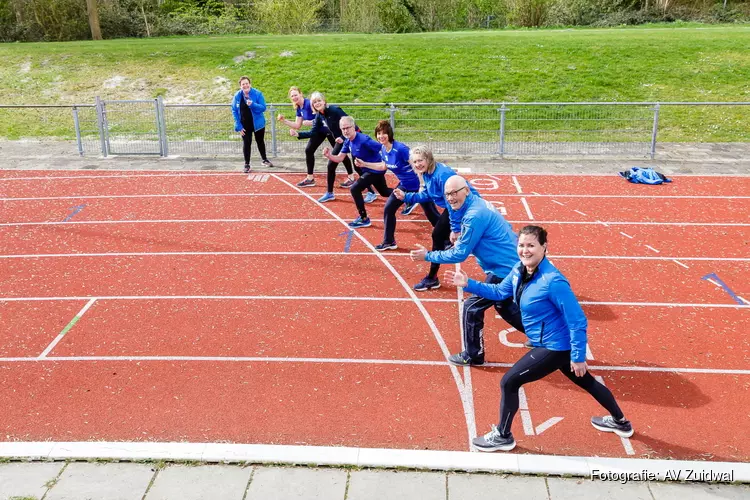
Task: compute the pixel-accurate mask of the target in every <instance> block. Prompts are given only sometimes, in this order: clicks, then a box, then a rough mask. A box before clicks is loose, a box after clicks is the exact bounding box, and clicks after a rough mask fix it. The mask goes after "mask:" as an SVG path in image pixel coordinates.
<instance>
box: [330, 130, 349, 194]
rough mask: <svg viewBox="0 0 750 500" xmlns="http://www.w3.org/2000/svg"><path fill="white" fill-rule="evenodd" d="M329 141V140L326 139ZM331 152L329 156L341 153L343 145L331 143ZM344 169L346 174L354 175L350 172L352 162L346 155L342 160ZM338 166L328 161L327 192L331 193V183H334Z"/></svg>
mask: <svg viewBox="0 0 750 500" xmlns="http://www.w3.org/2000/svg"><path fill="white" fill-rule="evenodd" d="M328 140H329V141H331V139H330V138H329V139H328ZM332 145H333V150H332V151H331V155H333V156H336V155H337V154H339V153H340V152H341V148H343V147H344V144H343V143H338V142H334V143H332ZM343 163H344V168H345V169H346V173H347V174H349V175H352V174H353V173H354V170H352V162H351V160H349V156H348V155H347V157H346V158H344V162H343ZM338 166H339V164H338V163H336V162H335V161H330V160H328V178H327V179H326V180H327V182H328V184H327V185H328V192H329V193H333V183H334V182H335V181H336V167H338Z"/></svg>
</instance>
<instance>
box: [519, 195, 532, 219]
mask: <svg viewBox="0 0 750 500" xmlns="http://www.w3.org/2000/svg"><path fill="white" fill-rule="evenodd" d="M521 203H522V204H523V208H525V209H526V215H528V216H529V220H534V215H533V214H532V213H531V209H530V208H529V204H528V203H526V198H521Z"/></svg>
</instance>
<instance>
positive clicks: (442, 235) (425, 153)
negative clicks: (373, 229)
mask: <svg viewBox="0 0 750 500" xmlns="http://www.w3.org/2000/svg"><path fill="white" fill-rule="evenodd" d="M409 162H410V163H411V165H412V167H414V171H415V172H416V173H417V174H419V175H420V176H421V177H422V180H423V181H424V189H422V190H420V191H419V192H416V193H414V192H408V191H405V190H403V189H400V188H396V189H394V190H393V196H395V197H396V198H398V199H399V200H401V201H403V202H405V203H419V204H422V203H427V202H430V201H431V202H434V203H435V205H437V206H438V207H440V208H442V209H443V212H442V213H441V214H440V217H438V219H437V221H436V222H433V221H432V220H430V224H432V228H433V229H432V250H433V251H440V250H445V247H446V242H447V241H450V240H451V233H452V232H455V233H458V232H460V231H461V219H460V218H459V217H456V216H454V215H453V213H452V211H451V209H450V206H448V204H447V203H446V202H445V193H444V192H443V190H444V188H445V183H446V181H447V180H448V179H450V178H451V177H453V176H454V175H456V172H454V171H453V169H452V168H450V167H449V166H447V165H444V164H442V163H437V162H435V157H434V155H433V154H432V150H431V149H430V148H428V147H427V146H415V147H414V148H412V150H411V152H410V153H409ZM467 188H468V189H469V190H470V191H471V192H472V193H474V194H475V195H477V196H480V195H479V193H478V192H477V190H476V189H474V187H473V186H471V185H469V186H467ZM439 270H440V264H435V263H431V264H430V271H429V272H428V273H427V276H425V277H424V278H422V280H421V281H420V282H419V283H417V284H416V285H414V290H415V291H417V292H425V291H427V290H434V289H437V288H440V279H438V271H439Z"/></svg>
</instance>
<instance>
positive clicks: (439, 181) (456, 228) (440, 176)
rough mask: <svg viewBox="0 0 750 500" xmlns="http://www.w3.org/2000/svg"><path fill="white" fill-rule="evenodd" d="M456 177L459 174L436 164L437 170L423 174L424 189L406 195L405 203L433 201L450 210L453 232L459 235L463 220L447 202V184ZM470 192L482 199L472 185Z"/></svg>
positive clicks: (443, 165)
mask: <svg viewBox="0 0 750 500" xmlns="http://www.w3.org/2000/svg"><path fill="white" fill-rule="evenodd" d="M454 175H457V174H456V172H454V171H453V169H452V168H450V167H449V166H447V165H445V164H443V163H436V164H435V169H434V170H433V171H432V173H428V172H424V173H423V174H422V180H424V189H422V190H420V191H419V192H418V193H405V196H404V201H405V202H406V203H425V202H428V201H432V202H434V203H435V205H437V206H439V207H440V208H444V209H446V210H449V212H448V215H450V221H451V231H453V232H454V233H458V232H460V231H461V219H460V217H458V216H456V215H455V213H454V212H453V209H452V208H451V207H450V205H448V203H447V202H446V201H445V183H446V181H447V180H448V179H450V178H451V177H453V176H454ZM469 191H471V193H472V194H475V195H476V196H477V197H480V198H481V195H480V194H479V191H477V190H476V189H474V186H472V185H471V184H469Z"/></svg>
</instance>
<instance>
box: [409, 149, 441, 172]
mask: <svg viewBox="0 0 750 500" xmlns="http://www.w3.org/2000/svg"><path fill="white" fill-rule="evenodd" d="M417 155H419V156H421V157H422V158H424V159H425V160H426V161H427V170H428V171H430V170H432V169H434V168H435V156H434V155H433V154H432V150H431V149H430V148H429V147H427V146H425V145H422V144H420V145H419V146H414V147H413V148H411V151H409V161H411V160H412V158H414V157H415V156H417Z"/></svg>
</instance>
